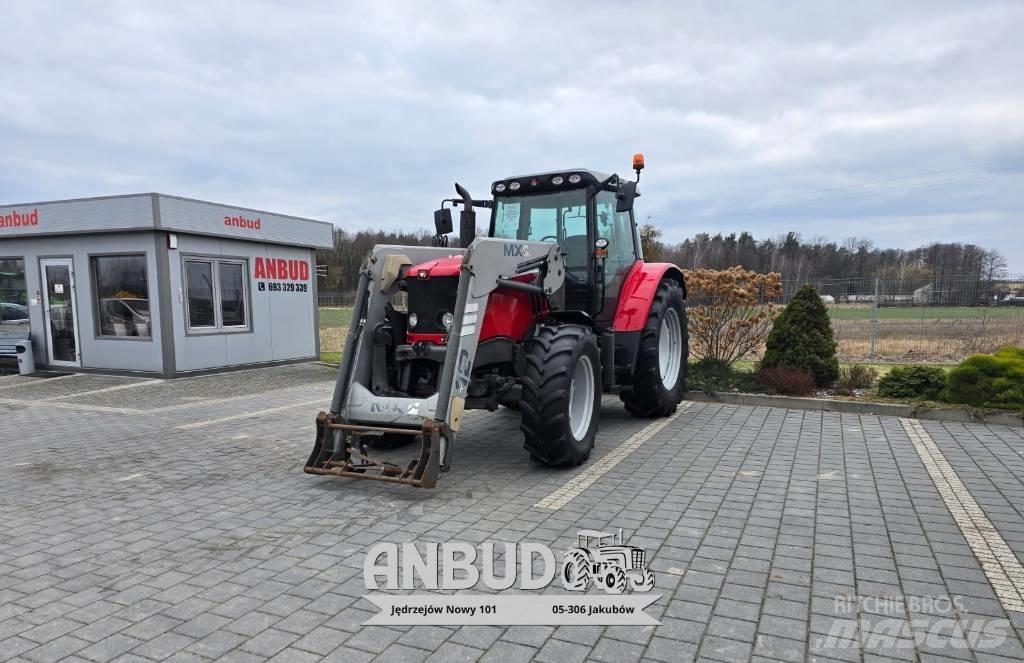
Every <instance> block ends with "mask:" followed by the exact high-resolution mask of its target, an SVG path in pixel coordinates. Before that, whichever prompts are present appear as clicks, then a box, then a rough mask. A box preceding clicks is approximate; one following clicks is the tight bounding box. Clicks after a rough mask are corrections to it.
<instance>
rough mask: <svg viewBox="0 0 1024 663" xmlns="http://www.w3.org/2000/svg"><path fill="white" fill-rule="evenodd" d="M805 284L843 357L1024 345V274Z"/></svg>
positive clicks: (788, 289) (333, 298)
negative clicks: (824, 315) (823, 313)
mask: <svg viewBox="0 0 1024 663" xmlns="http://www.w3.org/2000/svg"><path fill="white" fill-rule="evenodd" d="M805 283H810V284H811V285H813V286H814V287H815V289H817V291H818V294H819V295H821V297H822V300H823V301H824V302H825V306H826V308H827V309H828V313H829V319H830V320H831V322H832V331H833V334H834V335H835V339H836V342H837V344H838V352H839V356H840V358H841V359H843V360H846V361H882V362H886V361H888V362H957V361H960V360H962V359H964V358H965V357H967V356H969V355H971V354H975V353H979V352H993V351H995V350H997V349H999V348H1000V347H1003V346H1006V345H1018V346H1019V345H1024V276H1020V277H1014V278H1003V279H979V278H974V277H941V276H932V277H927V278H903V279H900V278H878V279H875V278H865V279H829V280H813V279H811V280H808V279H799V280H798V279H787V278H785V275H783V282H782V285H783V296H782V297H781V298H779V299H778V300H777V302H778V303H780V304H786V303H787V302H788V301H789V299H790V297H792V296H793V294H794V293H795V292H796V291H797V290H798V289H799V288H800V287H801V286H802V285H804V284H805ZM353 298H354V293H352V292H321V293H320V306H321V307H324V308H329V309H337V308H342V309H344V308H347V307H351V306H352V303H353ZM327 313H328V314H327V315H325V314H321V327H322V328H330V327H340V328H341V329H326V330H324V329H322V332H321V337H322V341H323V344H324V345H325V346H330V347H331V348H333V347H334V346H335V345H340V342H341V335H340V331H342V330H343V329H344V328H345V327H347V326H348V318H347V316H338V315H331V314H330V313H331V312H327ZM324 333H328V334H330V337H329V338H323V336H324ZM335 336H337V338H336V339H335V338H334V337H335ZM337 349H338V350H340V349H341V348H340V347H338V348H337Z"/></svg>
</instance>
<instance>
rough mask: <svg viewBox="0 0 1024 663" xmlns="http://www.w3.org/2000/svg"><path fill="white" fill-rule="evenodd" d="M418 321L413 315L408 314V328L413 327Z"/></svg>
mask: <svg viewBox="0 0 1024 663" xmlns="http://www.w3.org/2000/svg"><path fill="white" fill-rule="evenodd" d="M419 321H420V319H419V318H418V317H416V314H415V313H410V314H409V326H410V327H415V326H416V323H417V322H419Z"/></svg>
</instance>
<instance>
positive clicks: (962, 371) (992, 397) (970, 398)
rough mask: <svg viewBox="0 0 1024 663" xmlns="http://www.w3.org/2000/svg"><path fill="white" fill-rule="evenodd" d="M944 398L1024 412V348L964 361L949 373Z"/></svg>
mask: <svg viewBox="0 0 1024 663" xmlns="http://www.w3.org/2000/svg"><path fill="white" fill-rule="evenodd" d="M943 397H944V398H945V399H946V400H948V401H950V402H952V403H965V404H967V405H973V406H976V407H982V406H984V407H999V408H1011V409H1018V410H1019V409H1024V348H1003V349H1002V350H999V351H998V352H996V353H995V354H991V355H973V356H971V357H968V358H967V359H964V360H963V361H962V362H960V365H959V366H957V367H956V368H954V369H953V370H952V371H950V372H949V375H948V376H947V378H946V389H945V391H944V392H943Z"/></svg>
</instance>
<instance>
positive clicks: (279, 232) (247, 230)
mask: <svg viewBox="0 0 1024 663" xmlns="http://www.w3.org/2000/svg"><path fill="white" fill-rule="evenodd" d="M235 224H242V225H235ZM257 225H258V227H256V226H257ZM160 226H161V227H162V228H164V229H166V230H172V231H179V232H193V233H199V234H203V235H216V236H220V237H227V238H237V239H245V240H250V241H257V242H274V243H282V244H292V245H297V246H311V247H319V248H327V247H329V246H331V242H332V232H333V226H332V225H331V224H329V223H324V222H322V221H314V220H312V219H302V218H299V217H294V216H285V215H281V214H272V213H270V212H262V211H257V210H248V209H244V208H240V207H229V206H225V205H218V204H214V203H208V202H202V201H198V200H188V199H185V198H177V197H173V196H164V195H161V196H160Z"/></svg>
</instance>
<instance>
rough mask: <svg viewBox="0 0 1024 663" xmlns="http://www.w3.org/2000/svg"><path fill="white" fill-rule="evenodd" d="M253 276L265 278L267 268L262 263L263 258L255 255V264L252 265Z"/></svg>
mask: <svg viewBox="0 0 1024 663" xmlns="http://www.w3.org/2000/svg"><path fill="white" fill-rule="evenodd" d="M253 278H255V279H265V278H267V269H266V267H264V265H263V258H261V257H259V256H256V264H255V265H254V266H253Z"/></svg>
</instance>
